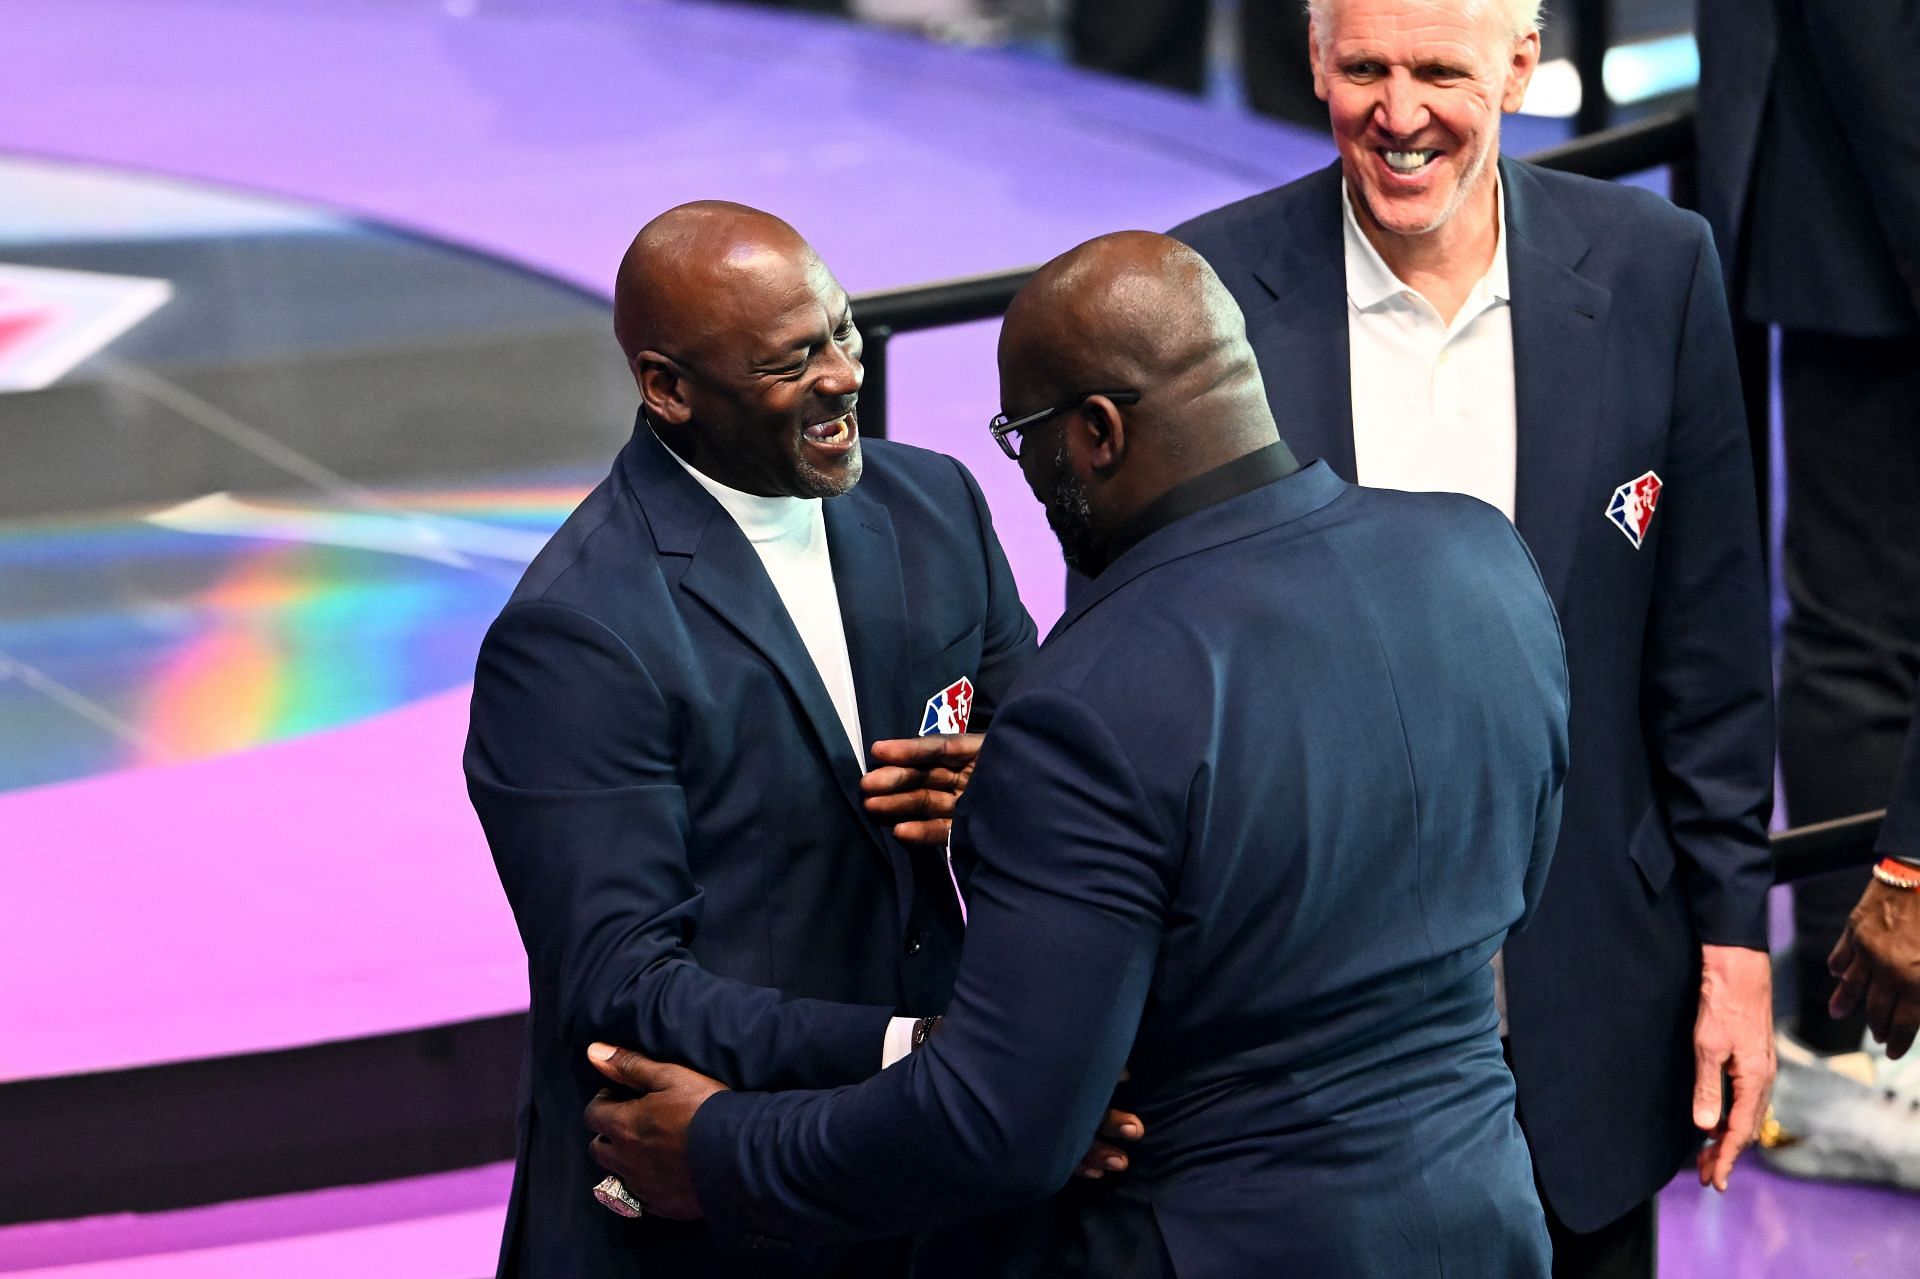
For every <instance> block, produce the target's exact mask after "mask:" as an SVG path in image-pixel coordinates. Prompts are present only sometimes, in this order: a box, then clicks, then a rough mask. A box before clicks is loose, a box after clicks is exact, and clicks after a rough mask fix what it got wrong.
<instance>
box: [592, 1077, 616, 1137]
mask: <svg viewBox="0 0 1920 1279" xmlns="http://www.w3.org/2000/svg"><path fill="white" fill-rule="evenodd" d="M613 1105H614V1096H613V1093H612V1092H610V1091H609V1090H607V1089H605V1088H602V1089H601V1090H600V1091H599V1092H597V1093H595V1094H593V1100H592V1101H590V1102H588V1103H587V1127H589V1128H591V1129H592V1130H593V1131H594V1133H595V1134H596V1136H595V1137H594V1140H595V1141H596V1142H598V1141H602V1140H604V1139H605V1137H606V1135H607V1134H608V1133H609V1132H612V1131H613V1126H614V1125H613Z"/></svg>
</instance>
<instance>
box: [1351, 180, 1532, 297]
mask: <svg viewBox="0 0 1920 1279" xmlns="http://www.w3.org/2000/svg"><path fill="white" fill-rule="evenodd" d="M1493 195H1494V199H1493V208H1494V213H1493V216H1494V219H1495V239H1494V245H1493V261H1491V262H1489V263H1488V264H1487V273H1486V274H1485V275H1484V276H1482V277H1481V278H1480V282H1479V284H1477V285H1475V286H1474V291H1475V292H1478V291H1480V289H1482V288H1484V289H1486V291H1487V292H1488V293H1490V294H1492V296H1493V299H1494V300H1495V301H1499V302H1510V301H1512V300H1513V294H1512V292H1511V291H1510V290H1509V288H1508V283H1507V281H1508V276H1507V188H1506V186H1505V184H1503V183H1502V182H1501V181H1500V167H1499V166H1498V165H1495V166H1494V171H1493ZM1340 239H1341V243H1342V246H1343V248H1344V250H1345V256H1346V262H1347V298H1348V300H1349V301H1351V302H1352V303H1353V305H1354V306H1355V307H1357V308H1359V309H1360V310H1362V311H1365V310H1368V309H1370V308H1372V307H1376V306H1379V305H1380V304H1381V303H1382V302H1385V301H1386V300H1387V299H1388V298H1391V297H1395V296H1397V295H1398V294H1401V293H1408V292H1411V291H1412V290H1411V289H1410V288H1409V287H1408V286H1407V284H1406V283H1405V282H1404V281H1402V280H1401V279H1400V277H1399V276H1397V275H1395V274H1394V273H1393V268H1392V267H1390V266H1388V265H1387V260H1386V259H1385V258H1383V257H1381V256H1380V250H1378V249H1376V248H1374V247H1373V241H1371V240H1369V239H1368V238H1367V233H1366V232H1365V231H1362V230H1361V229H1360V219H1359V217H1358V216H1357V215H1356V214H1355V213H1354V211H1353V197H1352V194H1351V192H1350V191H1349V190H1348V187H1347V180H1346V179H1345V178H1341V179H1340Z"/></svg>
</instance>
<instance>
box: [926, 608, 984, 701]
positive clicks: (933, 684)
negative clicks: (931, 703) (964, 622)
mask: <svg viewBox="0 0 1920 1279" xmlns="http://www.w3.org/2000/svg"><path fill="white" fill-rule="evenodd" d="M984 628H985V623H976V624H975V626H974V627H973V629H972V630H970V631H968V632H967V633H966V634H965V635H962V636H961V637H960V638H959V639H957V640H955V641H954V642H953V643H951V644H949V645H947V646H946V647H945V648H943V649H940V650H939V651H937V652H935V653H933V654H932V655H930V656H928V657H919V656H915V658H914V659H913V667H912V671H913V695H914V696H915V697H917V698H920V699H921V700H922V701H924V700H926V699H927V698H929V697H937V696H939V695H940V692H941V690H942V689H944V688H946V687H947V685H949V684H951V683H953V682H954V681H955V680H957V679H959V678H960V677H961V676H963V675H964V676H966V677H967V678H968V679H969V680H971V679H972V678H973V677H974V676H975V675H977V674H979V672H980V638H981V635H982V633H983V631H984Z"/></svg>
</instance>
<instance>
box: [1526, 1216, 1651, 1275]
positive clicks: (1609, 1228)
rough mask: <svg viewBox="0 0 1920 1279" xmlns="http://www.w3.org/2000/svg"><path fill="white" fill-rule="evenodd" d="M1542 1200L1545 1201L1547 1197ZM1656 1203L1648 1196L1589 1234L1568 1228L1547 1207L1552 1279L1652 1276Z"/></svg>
mask: <svg viewBox="0 0 1920 1279" xmlns="http://www.w3.org/2000/svg"><path fill="white" fill-rule="evenodd" d="M1541 1199H1542V1201H1543V1202H1544V1201H1545V1199H1546V1196H1545V1195H1542V1196H1541ZM1656 1203H1657V1201H1656V1200H1653V1199H1649V1200H1647V1202H1645V1203H1643V1204H1641V1205H1640V1206H1639V1207H1638V1208H1635V1209H1634V1210H1633V1211H1631V1212H1629V1213H1628V1214H1627V1215H1626V1216H1624V1217H1622V1218H1620V1219H1619V1220H1618V1221H1615V1222H1613V1223H1611V1224H1609V1225H1605V1226H1602V1227H1600V1229H1598V1230H1593V1231H1589V1232H1587V1233H1586V1234H1576V1233H1575V1232H1573V1231H1571V1230H1569V1229H1567V1227H1566V1226H1564V1225H1562V1224H1561V1222H1560V1219H1559V1218H1558V1217H1556V1216H1554V1215H1553V1209H1552V1208H1548V1209H1547V1238H1548V1239H1550V1240H1551V1241H1552V1242H1553V1279H1653V1272H1654V1265H1655V1261H1656V1257H1655V1249H1654V1245H1655V1220H1656V1218H1655V1205H1656Z"/></svg>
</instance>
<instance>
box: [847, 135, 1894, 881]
mask: <svg viewBox="0 0 1920 1279" xmlns="http://www.w3.org/2000/svg"><path fill="white" fill-rule="evenodd" d="M1527 158H1528V159H1529V160H1531V161H1532V162H1533V163H1535V164H1538V165H1541V166H1542V167H1544V168H1549V169H1558V170H1560V171H1562V172H1565V173H1577V174H1580V175H1582V176H1584V177H1590V178H1602V179H1607V180H1612V179H1616V178H1623V177H1626V176H1628V175H1629V174H1634V173H1643V172H1646V171H1647V170H1650V169H1658V168H1665V169H1667V170H1668V171H1669V179H1668V180H1669V187H1668V189H1669V191H1670V192H1671V194H1672V196H1673V199H1674V202H1675V203H1676V204H1680V205H1684V206H1688V207H1691V206H1692V204H1693V203H1694V200H1693V191H1694V184H1693V159H1694V135H1693V110H1692V109H1691V108H1682V109H1678V110H1673V111H1666V112H1662V113H1661V114H1659V115H1654V116H1649V117H1647V118H1646V119H1644V120H1638V121H1635V122H1634V123H1632V124H1626V125H1621V126H1620V127H1618V128H1613V129H1605V130H1602V131H1601V132H1598V133H1590V134H1588V135H1587V136H1585V137H1581V138H1576V139H1574V140H1573V141H1571V142H1568V143H1566V144H1564V145H1562V146H1557V147H1551V148H1549V149H1548V150H1545V151H1540V152H1537V153H1535V154H1534V155H1531V156H1529V157H1527ZM1035 269H1036V268H1034V267H1031V266H1026V267H1017V268H1015V269H1013V270H1008V271H995V272H993V273H991V274H988V275H970V276H966V277H963V278H961V279H955V280H941V281H938V282H936V283H933V284H917V285H909V286H907V287H905V288H897V289H881V290H878V291H876V292H872V293H863V294H860V295H859V296H857V297H855V298H854V300H853V307H854V314H855V315H856V316H857V317H858V318H859V321H860V332H861V334H862V336H863V337H864V338H865V340H866V350H865V353H864V354H863V355H862V357H861V359H862V362H863V363H864V364H865V365H866V383H865V385H864V387H863V389H862V391H861V395H860V430H861V432H862V434H866V435H873V436H881V437H884V436H885V435H886V433H887V345H888V343H889V342H890V341H891V340H892V339H893V338H895V337H897V336H899V335H900V334H903V333H917V332H922V331H924V330H927V329H938V328H945V327H946V326H948V325H951V324H968V323H972V322H973V321H976V320H990V319H992V318H993V317H994V316H996V315H1001V314H1004V313H1005V311H1006V309H1007V306H1008V304H1010V303H1011V302H1012V301H1013V296H1014V294H1016V293H1018V292H1019V291H1020V287H1021V286H1022V285H1024V284H1025V283H1026V282H1027V281H1028V279H1030V278H1031V277H1032V275H1033V273H1034V270H1035ZM1760 456H1764V454H1763V453H1762V452H1760V451H1759V450H1758V449H1756V457H1760ZM1756 478H1757V479H1759V480H1760V481H1761V482H1762V485H1763V488H1762V492H1763V493H1764V491H1765V489H1764V481H1765V474H1764V471H1761V472H1759V473H1758V475H1757V477H1756ZM1883 815H1884V814H1882V813H1877V812H1876V813H1861V814H1859V815H1857V816H1854V817H1846V818H1841V819H1839V820H1837V821H1831V822H1820V823H1818V824H1816V825H1812V826H1803V827H1800V828H1798V829H1795V830H1785V831H1778V832H1776V833H1775V834H1774V835H1773V837H1772V845H1773V865H1774V879H1775V881H1776V882H1778V883H1783V884H1784V883H1791V882H1793V881H1795V880H1801V879H1806V878H1808V877H1810V876H1813V875H1821V874H1825V873H1827V872H1829V871H1835V870H1845V869H1848V868H1851V867H1858V866H1861V865H1864V864H1865V863H1866V862H1868V861H1871V860H1872V850H1873V844H1874V841H1875V840H1876V839H1877V838H1878V837H1879V834H1880V819H1881V817H1882V816H1883Z"/></svg>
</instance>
